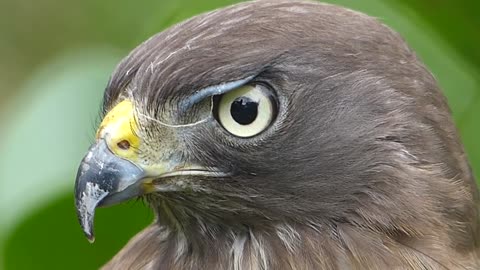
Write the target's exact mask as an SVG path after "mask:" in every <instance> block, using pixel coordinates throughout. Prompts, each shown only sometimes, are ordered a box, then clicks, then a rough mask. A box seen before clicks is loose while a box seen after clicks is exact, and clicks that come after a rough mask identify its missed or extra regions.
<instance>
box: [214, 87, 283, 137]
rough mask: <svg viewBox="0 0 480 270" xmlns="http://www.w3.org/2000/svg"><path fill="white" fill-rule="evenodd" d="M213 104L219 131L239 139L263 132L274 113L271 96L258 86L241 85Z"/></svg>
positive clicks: (272, 118)
mask: <svg viewBox="0 0 480 270" xmlns="http://www.w3.org/2000/svg"><path fill="white" fill-rule="evenodd" d="M214 101H215V102H214V114H215V115H216V118H217V120H218V121H219V122H220V124H221V125H222V126H223V128H225V129H226V130H227V131H228V132H230V133H231V134H233V135H235V136H238V137H242V138H247V137H252V136H255V135H257V134H259V133H261V132H262V131H264V130H265V129H267V127H268V126H269V125H270V124H271V123H272V121H273V120H274V118H275V116H276V113H277V112H276V110H277V106H276V102H275V99H274V97H273V95H272V94H271V93H270V92H269V91H268V90H267V89H266V87H263V86H262V85H258V84H257V85H246V86H242V87H240V88H237V89H235V90H233V91H230V92H228V93H226V94H224V95H221V96H218V97H216V99H215V100H214Z"/></svg>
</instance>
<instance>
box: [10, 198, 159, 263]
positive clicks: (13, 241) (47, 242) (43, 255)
mask: <svg viewBox="0 0 480 270" xmlns="http://www.w3.org/2000/svg"><path fill="white" fill-rule="evenodd" d="M152 219H153V215H152V214H151V213H150V211H149V210H148V209H147V207H145V206H144V205H142V204H141V202H136V203H135V202H130V203H128V204H123V205H119V206H116V207H113V208H111V209H98V210H97V218H96V220H95V223H96V224H95V234H96V236H97V237H96V238H97V239H96V241H95V243H94V244H90V243H89V242H88V241H87V239H86V238H85V237H84V236H83V233H82V231H81V229H80V225H79V224H78V222H77V217H76V216H75V207H74V206H73V194H71V193H68V195H66V196H62V197H60V198H56V199H55V200H54V201H51V202H50V203H49V204H47V205H46V206H44V207H42V208H41V209H38V211H37V212H35V214H33V215H31V216H29V217H28V218H27V219H26V220H25V221H24V222H22V224H20V225H19V226H18V227H16V228H15V230H14V231H13V233H12V234H10V237H9V238H8V239H7V242H6V247H7V249H6V254H5V266H6V269H15V270H31V269H49V270H55V269H58V270H65V269H68V270H75V269H79V270H85V269H98V268H99V267H100V266H102V265H103V264H105V262H107V261H108V260H110V258H111V257H112V256H113V255H115V253H116V251H118V250H120V249H121V247H122V246H124V245H125V244H126V243H127V240H128V239H129V238H131V237H132V236H133V235H135V234H136V233H137V232H139V231H140V230H142V229H143V228H144V227H146V225H147V224H148V223H150V222H151V221H152Z"/></svg>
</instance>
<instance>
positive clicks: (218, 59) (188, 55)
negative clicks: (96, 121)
mask: <svg viewBox="0 0 480 270" xmlns="http://www.w3.org/2000/svg"><path fill="white" fill-rule="evenodd" d="M103 112H104V114H103V115H104V118H103V120H102V122H101V124H100V126H99V128H98V131H97V133H96V140H95V142H94V144H93V145H92V146H91V148H90V149H89V151H88V153H87V154H86V156H85V157H84V159H83V160H82V162H81V165H80V168H79V171H78V174H77V179H76V187H75V200H76V208H77V212H78V217H79V220H80V223H81V225H82V227H83V230H84V232H85V234H86V235H87V237H88V238H89V239H90V240H93V219H94V211H95V208H96V207H100V206H109V205H113V204H116V203H119V202H124V201H126V200H129V199H131V198H143V199H144V200H145V201H146V202H147V203H148V205H149V206H150V207H151V208H152V210H153V212H154V213H155V220H154V222H153V224H151V225H150V226H149V227H148V228H146V229H145V230H144V231H142V232H140V233H139V234H138V235H137V236H135V237H134V238H133V239H132V240H130V242H129V243H128V244H127V245H126V246H125V247H124V248H123V249H122V250H121V251H120V252H119V253H118V254H117V255H116V256H115V257H114V258H113V259H112V260H111V261H110V262H108V263H107V264H106V265H105V266H104V268H105V269H186V270H192V269H209V270H225V269H227V270H228V269H234V270H240V269H249V270H256V269H263V270H267V269H270V270H283V269H296V270H308V269H313V270H323V269H332V270H333V269H378V270H385V269H402V270H403V269H480V263H479V242H478V239H479V214H478V208H477V205H478V201H479V196H478V192H477V187H476V184H475V180H474V176H473V174H472V170H471V168H470V166H469V163H468V161H467V158H466V155H465V152H464V150H463V146H462V144H461V142H460V140H459V137H458V133H457V131H456V128H455V126H454V124H453V122H452V117H451V112H450V110H449V108H448V106H447V103H446V100H445V97H444V96H443V95H442V94H441V92H440V90H439V86H438V85H437V83H436V81H435V79H434V77H433V76H432V75H431V73H430V72H429V71H428V70H427V69H426V67H425V66H424V65H423V64H422V63H421V61H420V60H419V59H418V58H417V56H416V55H415V53H414V52H413V51H412V50H411V49H410V48H409V47H408V46H407V45H406V44H405V42H404V40H403V39H402V38H401V37H400V36H399V34H397V33H396V32H394V31H392V30H391V29H390V28H388V27H386V26H385V25H383V24H382V23H380V22H379V21H377V20H376V19H373V18H371V17H369V16H367V15H364V14H361V13H358V12H354V11H351V10H348V9H345V8H341V7H338V6H334V5H328V4H320V3H316V2H307V1H273V0H261V1H254V2H245V3H240V4H236V5H233V6H229V7H226V8H223V9H219V10H216V11H213V12H209V13H205V14H203V15H199V16H196V17H193V18H191V19H189V20H187V21H185V22H182V23H180V24H177V25H175V26H173V27H171V28H169V29H167V30H165V31H163V32H161V33H159V34H156V35H155V36H153V37H152V38H150V39H148V40H147V41H145V42H144V43H142V44H141V45H139V46H138V47H137V48H136V49H134V50H133V51H132V52H131V53H130V54H129V55H128V56H127V57H126V58H125V59H124V60H122V61H121V63H120V64H119V65H118V66H117V68H116V69H115V71H114V72H113V75H112V77H111V79H110V81H109V83H108V86H107V88H106V91H105V94H104V103H103Z"/></svg>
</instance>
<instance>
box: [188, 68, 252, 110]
mask: <svg viewBox="0 0 480 270" xmlns="http://www.w3.org/2000/svg"><path fill="white" fill-rule="evenodd" d="M254 77H255V76H248V77H246V78H243V79H240V80H236V81H230V82H224V83H220V84H217V85H211V86H207V87H205V88H203V89H200V90H198V91H196V92H195V93H194V94H193V95H191V96H190V97H188V98H187V99H185V100H183V101H182V102H181V103H180V109H181V110H182V111H184V112H185V111H186V110H188V109H190V108H191V107H192V106H193V105H195V104H197V103H199V102H200V101H202V100H203V99H205V98H207V97H209V96H214V95H221V94H225V93H227V92H228V91H231V90H233V89H235V88H238V87H240V86H242V85H244V84H246V83H248V82H249V81H251V80H252V79H253V78H254Z"/></svg>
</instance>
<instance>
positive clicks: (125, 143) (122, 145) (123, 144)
mask: <svg viewBox="0 0 480 270" xmlns="http://www.w3.org/2000/svg"><path fill="white" fill-rule="evenodd" d="M117 146H118V147H119V148H120V149H123V150H128V149H130V142H128V141H127V140H121V141H119V142H118V143H117Z"/></svg>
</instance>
